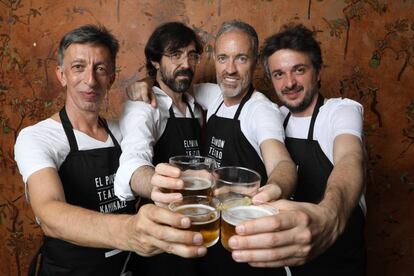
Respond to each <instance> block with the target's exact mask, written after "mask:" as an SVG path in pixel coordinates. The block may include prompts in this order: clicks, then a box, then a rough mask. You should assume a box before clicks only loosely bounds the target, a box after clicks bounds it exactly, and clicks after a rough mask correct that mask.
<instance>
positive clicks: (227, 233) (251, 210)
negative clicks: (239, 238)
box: [220, 204, 277, 251]
mask: <svg viewBox="0 0 414 276" xmlns="http://www.w3.org/2000/svg"><path fill="white" fill-rule="evenodd" d="M275 214H277V210H276V209H275V208H273V207H272V206H271V205H268V204H262V205H242V204H241V205H238V204H233V206H232V207H230V208H228V209H224V210H222V214H221V234H220V239H221V244H222V245H223V247H224V248H226V249H227V250H228V251H231V248H230V247H229V239H230V237H231V236H233V235H236V230H235V228H236V225H237V224H239V223H241V222H243V221H247V220H252V219H257V218H261V217H265V216H271V215H275Z"/></svg>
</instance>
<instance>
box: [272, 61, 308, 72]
mask: <svg viewBox="0 0 414 276" xmlns="http://www.w3.org/2000/svg"><path fill="white" fill-rule="evenodd" d="M299 67H306V68H309V67H310V65H309V64H305V63H299V64H295V65H293V66H292V70H296V69H298V68H299ZM279 72H283V70H282V69H275V70H273V71H272V72H271V73H272V74H273V73H279Z"/></svg>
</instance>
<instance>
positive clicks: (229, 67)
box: [226, 60, 237, 74]
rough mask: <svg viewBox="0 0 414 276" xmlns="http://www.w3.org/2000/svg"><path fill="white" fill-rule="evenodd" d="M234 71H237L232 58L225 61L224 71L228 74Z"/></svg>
mask: <svg viewBox="0 0 414 276" xmlns="http://www.w3.org/2000/svg"><path fill="white" fill-rule="evenodd" d="M236 71H237V69H236V65H235V64H234V60H229V61H228V62H227V63H226V72H227V73H228V74H233V73H234V72H236Z"/></svg>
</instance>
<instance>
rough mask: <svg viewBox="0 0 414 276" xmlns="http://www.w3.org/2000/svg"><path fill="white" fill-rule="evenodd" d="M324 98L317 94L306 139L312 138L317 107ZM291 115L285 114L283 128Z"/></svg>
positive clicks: (321, 103) (317, 111)
mask: <svg viewBox="0 0 414 276" xmlns="http://www.w3.org/2000/svg"><path fill="white" fill-rule="evenodd" d="M324 100H325V98H324V97H323V96H322V95H321V94H318V99H317V101H316V105H315V108H314V109H313V112H312V118H311V122H310V125H309V131H308V138H307V139H308V140H313V130H314V127H315V121H316V117H317V116H318V113H319V108H320V107H321V106H322V105H323V102H324ZM291 115H292V113H291V112H289V113H288V115H287V116H286V118H285V120H284V121H283V128H284V130H285V131H286V127H287V124H288V122H289V118H290V116H291Z"/></svg>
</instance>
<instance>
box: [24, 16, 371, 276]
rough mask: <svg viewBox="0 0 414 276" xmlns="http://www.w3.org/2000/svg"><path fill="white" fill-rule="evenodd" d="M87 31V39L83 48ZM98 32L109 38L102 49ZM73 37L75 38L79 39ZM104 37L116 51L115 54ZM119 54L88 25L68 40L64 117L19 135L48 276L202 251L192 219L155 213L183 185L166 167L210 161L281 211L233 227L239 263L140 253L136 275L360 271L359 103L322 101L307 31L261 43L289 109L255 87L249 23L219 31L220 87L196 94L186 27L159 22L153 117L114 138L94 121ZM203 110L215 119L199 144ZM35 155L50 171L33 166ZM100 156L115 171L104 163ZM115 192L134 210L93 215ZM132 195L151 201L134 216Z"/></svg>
mask: <svg viewBox="0 0 414 276" xmlns="http://www.w3.org/2000/svg"><path fill="white" fill-rule="evenodd" d="M88 28H90V29H91V30H92V31H90V33H92V35H89V37H93V38H92V39H90V38H88V39H85V31H86V30H89V29H88ZM95 32H97V33H99V34H102V35H103V38H102V39H99V40H96V36H93V33H95ZM86 33H88V32H86ZM74 34H76V35H77V36H79V37H80V38H78V37H77V36H76V39H74V37H73V36H74ZM64 41H66V42H64ZM108 41H111V43H112V44H114V45H116V47H115V50H112V48H114V47H112V46H111V45H108V43H107V42H108ZM111 47H112V48H111ZM117 47H118V46H117V42H116V40H115V39H114V38H113V37H112V35H110V34H109V33H108V32H107V31H106V30H102V29H99V28H96V27H92V26H86V27H85V26H84V27H81V28H79V29H77V30H75V31H72V32H71V33H69V34H68V35H66V36H65V38H64V39H63V40H62V43H61V47H60V50H59V56H60V57H61V58H60V59H59V66H58V69H57V76H58V79H59V80H60V81H61V83H62V85H63V86H65V87H66V89H67V98H66V102H65V107H64V108H63V109H62V111H61V112H60V114H59V115H58V114H55V115H54V116H52V118H50V119H47V120H46V121H43V122H40V123H39V124H37V125H35V126H32V127H29V128H27V129H25V130H23V131H22V132H21V134H20V135H19V138H18V140H17V142H16V160H17V162H18V165H19V169H20V171H21V173H22V175H23V179H24V181H25V183H27V185H28V195H29V196H30V200H31V204H32V207H33V210H34V212H35V215H36V216H37V218H38V219H39V221H40V225H41V226H42V229H43V231H44V233H45V236H46V238H45V244H44V246H43V247H42V253H43V258H42V267H41V272H42V275H53V273H55V272H56V270H54V269H57V268H56V267H57V266H58V267H62V268H65V269H67V271H68V272H67V275H73V273H78V272H77V269H82V272H84V271H85V273H86V274H87V273H92V274H93V273H102V275H118V274H120V273H121V271H124V272H125V271H126V269H125V268H124V267H123V263H124V262H125V261H126V260H127V259H128V258H129V257H130V256H129V257H126V255H125V253H123V252H121V253H120V250H126V251H135V252H136V253H137V254H138V255H141V256H152V255H154V254H158V253H161V252H169V253H173V254H175V255H179V256H181V257H196V256H203V255H205V254H206V249H205V248H204V247H201V246H199V245H200V244H201V242H202V239H201V237H200V235H199V234H198V233H195V232H190V231H186V230H179V228H187V227H188V226H189V221H188V219H187V218H184V217H183V216H182V215H179V214H175V213H171V212H169V211H168V210H166V209H165V208H162V207H158V206H156V205H161V206H162V205H165V204H167V203H169V202H171V201H172V200H175V199H178V198H180V197H181V194H179V193H164V192H163V191H164V190H163V188H172V189H178V188H181V187H182V185H183V183H182V181H181V180H179V179H178V178H177V177H178V176H179V170H178V169H177V168H174V167H171V166H169V165H167V164H165V163H167V162H168V158H169V157H171V156H174V155H186V154H189V155H199V153H203V152H204V154H205V155H209V156H211V157H212V158H214V159H216V161H217V162H218V163H219V164H220V165H221V166H229V165H233V166H244V167H248V168H250V169H254V170H256V171H257V172H259V173H260V174H261V175H262V179H263V181H262V187H261V188H260V190H259V193H258V194H257V195H256V196H255V197H253V202H271V204H272V205H274V206H275V207H276V208H278V209H279V210H280V213H279V214H278V215H275V216H270V217H265V218H261V219H257V220H254V221H248V222H244V223H241V224H240V225H238V226H237V227H236V232H237V235H236V236H233V237H232V238H231V239H230V241H229V245H230V247H231V248H232V249H233V252H232V254H231V255H230V253H228V252H225V251H224V249H223V248H222V247H221V245H220V244H219V243H218V244H216V245H215V246H213V247H211V248H209V250H208V251H207V255H205V256H204V257H199V258H194V259H184V258H181V257H173V256H172V255H166V254H165V255H164V254H161V255H159V256H156V257H150V258H142V257H138V256H136V258H134V257H133V258H132V259H131V260H134V262H136V265H134V267H135V270H136V271H140V273H142V274H143V275H144V274H146V273H147V274H148V275H150V274H152V275H180V273H181V274H186V275H214V274H218V275H222V274H224V273H230V274H231V275H232V274H235V273H246V272H247V273H248V274H249V275H363V274H364V268H365V251H364V243H363V242H364V241H363V224H364V214H363V211H364V210H365V205H364V200H363V194H362V191H363V150H362V149H363V146H362V142H361V140H362V107H361V105H359V104H357V103H356V102H354V101H351V100H347V99H329V100H325V99H324V98H323V97H322V95H320V93H319V88H320V79H321V71H320V70H321V67H322V57H321V51H320V47H319V45H318V43H317V42H316V41H315V40H314V38H313V35H312V33H311V31H309V30H308V29H306V28H305V27H303V26H301V25H299V26H287V27H286V28H285V29H284V30H282V31H281V32H280V33H278V34H276V35H274V36H272V37H270V38H269V39H267V40H266V42H265V45H264V48H263V51H262V62H263V64H264V67H265V70H266V73H267V74H268V76H269V78H270V79H271V81H272V83H273V86H274V88H275V91H276V93H277V95H278V97H279V99H280V101H281V102H282V103H283V104H284V107H282V108H281V109H280V110H279V108H278V107H277V106H276V105H275V104H273V103H272V102H270V101H269V100H268V99H267V98H266V97H265V96H264V95H263V94H261V93H260V92H258V91H255V89H254V88H253V86H252V77H253V72H254V69H255V66H256V64H257V59H258V37H257V34H256V32H255V30H254V29H253V28H252V27H251V26H250V25H248V24H246V23H244V22H240V21H231V22H226V23H224V24H223V25H222V27H221V28H220V30H219V31H218V34H217V37H216V44H215V54H214V56H215V65H216V74H217V83H218V84H217V85H216V84H197V85H194V91H193V96H194V98H193V96H192V95H191V94H190V93H188V92H190V88H191V84H192V78H193V75H194V71H195V69H196V65H197V64H198V62H199V60H200V54H201V53H202V46H201V44H200V42H199V40H198V38H197V36H196V35H195V34H194V32H193V31H192V30H191V29H189V28H188V27H186V26H185V25H183V24H181V23H176V22H172V23H167V24H164V25H161V26H160V27H158V28H157V29H156V30H155V31H154V33H153V34H152V35H151V37H150V39H149V41H148V43H147V45H146V48H145V55H146V59H147V69H148V72H149V74H150V75H151V76H153V77H155V85H154V87H152V91H153V93H154V94H155V97H154V99H156V101H157V104H158V107H157V108H155V107H151V106H150V105H148V104H145V103H143V102H131V101H130V102H127V103H126V104H125V108H124V112H123V114H122V116H121V122H120V130H121V131H120V132H121V134H122V139H121V137H120V135H118V136H116V135H113V134H112V133H113V132H114V131H115V129H116V127H115V126H114V127H111V124H108V123H106V121H105V120H103V119H101V118H100V117H99V116H98V114H99V105H100V102H101V99H102V97H103V95H104V94H105V93H106V91H107V90H108V89H109V88H110V86H111V84H112V83H113V81H114V73H113V72H114V68H115V56H116V52H117ZM144 87H145V86H144ZM143 90H145V91H144V93H145V92H146V88H144V89H143ZM140 93H143V92H142V89H141V92H140ZM194 99H195V100H194ZM202 109H204V110H207V116H206V117H207V120H206V121H207V136H206V144H205V145H204V146H203V145H202V144H201V141H202V140H204V139H202V135H201V133H202V131H201V127H202V124H203V123H204V122H203V120H204V118H203V110H202ZM45 124H48V126H41V125H45ZM108 125H109V127H108ZM62 127H63V128H62ZM112 129H114V130H112ZM111 131H112V132H111ZM118 133H119V132H118ZM285 135H286V137H285ZM58 137H61V138H58ZM66 137H67V138H66ZM50 139H56V140H58V141H56V144H58V145H57V146H56V147H58V148H56V149H55V148H54V147H52V148H50V147H48V146H46V145H45V144H44V143H45V141H49V140H50ZM184 141H187V143H184ZM217 141H219V143H217ZM27 143H29V145H28V144H27ZM78 143H79V144H78ZM81 143H84V144H81ZM48 144H49V143H48ZM53 144H54V143H53ZM92 144H94V145H92ZM95 144H96V145H95ZM119 144H120V146H121V148H122V154H121V152H120V148H119ZM78 145H79V146H78ZM183 145H188V147H185V146H183ZM218 145H220V146H218ZM27 147H29V149H28V148H27ZM107 151H111V152H113V153H107ZM27 153H29V154H27ZM101 154H104V155H105V158H103V157H101ZM108 154H109V155H108ZM111 154H112V155H111ZM39 156H40V157H41V159H42V160H44V162H41V163H40V164H36V166H33V165H32V164H33V163H34V160H36V159H37V158H38V157H39ZM119 157H120V158H119ZM75 158H80V160H81V159H82V158H84V159H85V161H83V159H82V160H81V161H79V160H76V161H75ZM90 158H95V159H93V160H92V159H90ZM101 159H103V160H106V161H105V162H106V163H104V164H100V163H99V162H100V161H99V162H98V161H96V160H101ZM118 159H119V160H120V166H119V168H118V171H117V173H116V177H115V186H113V185H114V184H113V183H112V182H111V183H106V182H105V183H106V185H107V186H106V187H100V186H99V185H95V184H96V183H102V182H101V180H99V181H98V182H96V181H95V182H93V181H94V180H96V179H97V178H99V179H112V178H111V176H113V175H114V173H115V171H116V168H117V167H118ZM82 162H83V163H82ZM88 165H91V167H88ZM154 166H156V167H155V168H154ZM101 168H105V171H104V172H101V171H100V170H101ZM296 170H297V173H296ZM296 175H297V176H296ZM78 178H79V179H78ZM90 182H91V183H92V184H93V185H94V186H91V185H92V184H91V183H90ZM75 184H79V185H75ZM78 186H80V187H78ZM87 187H89V188H87ZM113 187H114V189H115V192H116V194H117V196H118V197H119V198H121V199H123V200H126V201H119V203H117V204H115V205H116V206H121V207H119V208H115V209H111V210H112V211H113V212H121V213H126V214H125V215H111V214H102V212H101V213H100V211H101V210H100V209H99V208H98V206H99V204H101V203H102V202H97V203H96V204H93V203H92V202H95V201H96V198H97V196H98V197H99V194H100V193H99V192H101V190H102V189H110V190H111V189H112V188H113ZM85 189H86V190H85ZM136 196H140V197H146V198H149V197H151V198H152V200H153V201H154V202H155V203H156V205H154V204H146V205H143V206H141V208H140V209H139V210H138V213H137V214H135V215H134V213H135V212H134V211H135V210H134V209H133V203H134V202H135V201H134V199H135V197H136ZM288 199H291V200H288ZM292 199H293V201H292ZM111 200H112V199H111ZM113 200H118V199H117V198H116V197H113ZM109 201H110V200H109V199H108V201H105V202H104V203H102V204H108V203H109ZM117 202H118V201H117ZM358 202H359V203H360V204H358ZM89 203H90V204H89ZM46 205H47V206H46ZM115 205H114V206H115ZM95 231H96V233H98V234H97V235H96V233H95ZM48 240H56V243H59V244H64V245H67V246H68V247H74V248H75V249H76V250H74V251H70V250H69V249H68V250H67V252H68V253H67V254H70V259H69V260H70V262H69V263H68V262H64V261H63V258H66V257H67V256H66V253H65V254H64V255H62V258H61V259H59V258H60V257H58V255H59V254H57V253H51V252H55V251H56V250H55V251H53V248H55V247H54V246H49V245H50V242H49V241H48ZM56 248H57V247H56ZM97 248H115V249H116V250H113V251H110V250H101V249H97ZM95 251H96V252H95ZM65 252H66V251H65ZM108 252H110V253H108ZM55 254H56V258H55ZM80 254H84V255H82V256H81V255H80ZM95 255H96V256H99V258H98V257H96V264H95V263H92V262H89V261H87V260H89V259H94V260H95ZM112 255H114V256H118V257H119V263H118V264H114V263H112V261H111V260H114V258H115V257H113V256H112ZM68 258H69V257H68ZM72 258H73V259H72ZM80 258H82V259H81V260H80ZM121 263H122V265H120V264H121ZM130 263H131V261H130ZM247 263H248V264H247ZM283 266H290V269H289V268H287V267H286V268H285V269H283V268H282V269H281V268H280V267H283ZM109 267H110V268H109ZM270 267H272V268H270ZM47 269H48V270H47ZM59 269H60V268H59ZM109 269H111V271H110V270H109ZM48 271H49V272H48ZM71 273H72V274H71ZM105 273H106V274H105ZM65 275H66V274H65ZM79 275H80V274H79Z"/></svg>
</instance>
